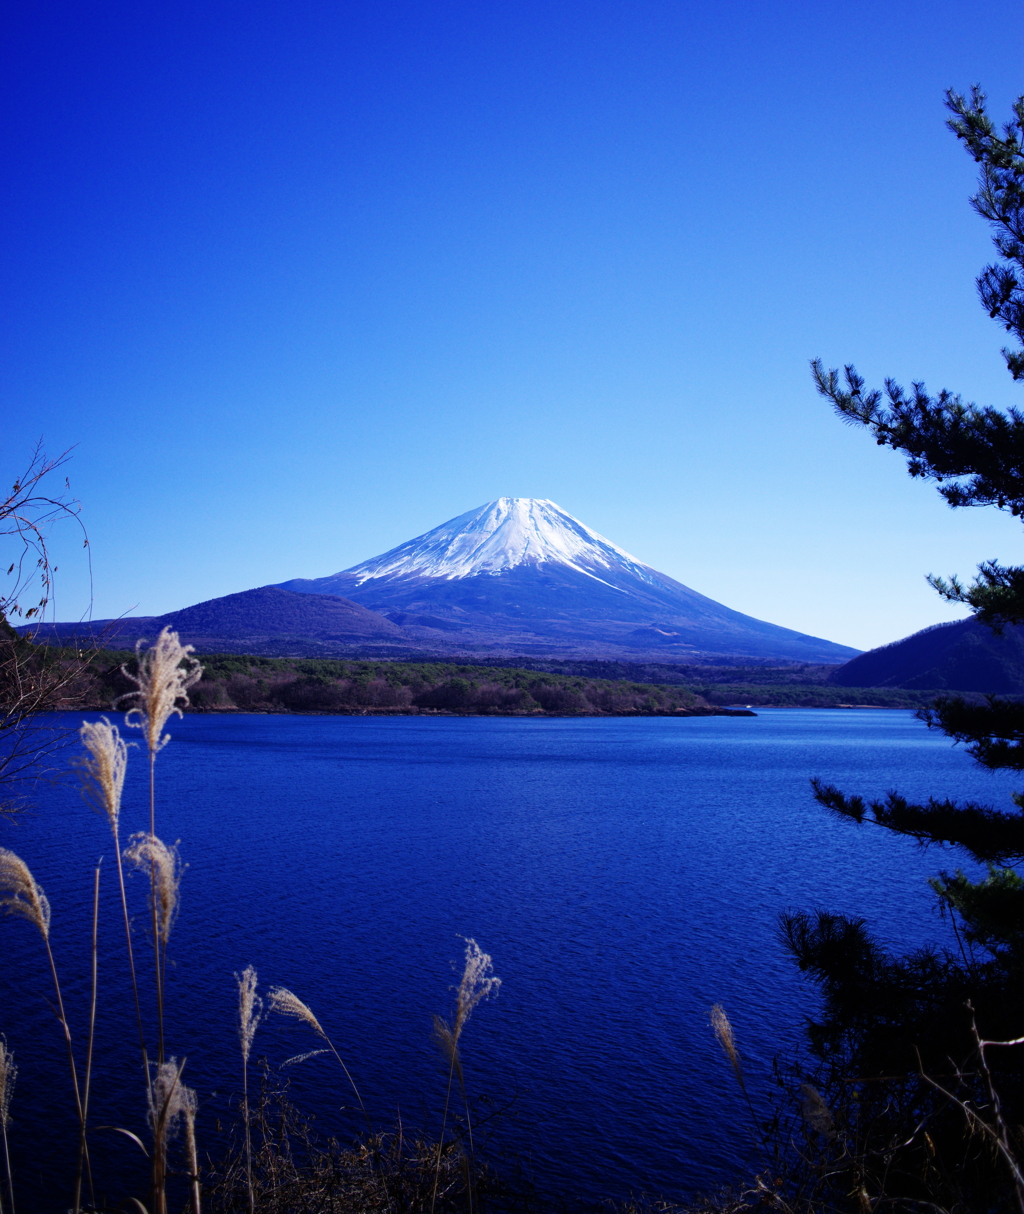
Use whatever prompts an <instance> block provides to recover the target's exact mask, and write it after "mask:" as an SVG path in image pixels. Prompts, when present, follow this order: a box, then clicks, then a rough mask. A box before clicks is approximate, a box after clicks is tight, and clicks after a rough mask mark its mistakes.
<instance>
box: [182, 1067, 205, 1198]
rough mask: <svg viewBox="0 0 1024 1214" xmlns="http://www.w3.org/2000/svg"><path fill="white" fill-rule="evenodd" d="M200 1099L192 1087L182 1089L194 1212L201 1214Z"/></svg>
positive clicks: (186, 1147) (186, 1146)
mask: <svg viewBox="0 0 1024 1214" xmlns="http://www.w3.org/2000/svg"><path fill="white" fill-rule="evenodd" d="M198 1111H199V1099H198V1097H197V1096H196V1094H195V1091H194V1090H193V1089H192V1088H186V1087H183V1088H182V1089H181V1115H182V1117H183V1118H184V1121H185V1149H186V1151H187V1152H188V1170H189V1179H190V1181H191V1184H192V1214H201V1210H200V1204H199V1152H198V1151H197V1150H196V1113H197V1112H198Z"/></svg>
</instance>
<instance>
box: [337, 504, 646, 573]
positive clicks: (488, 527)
mask: <svg viewBox="0 0 1024 1214" xmlns="http://www.w3.org/2000/svg"><path fill="white" fill-rule="evenodd" d="M549 561H550V562H553V563H555V564H558V565H565V566H568V567H569V568H570V569H575V570H577V571H578V572H580V573H585V574H586V575H587V576H588V577H592V578H594V579H595V580H596V581H599V582H604V581H605V579H604V578H602V577H601V576H600V573H601V571H602V570H609V571H610V570H620V571H622V570H628V571H629V572H630V573H631V574H633V576H635V577H640V578H643V580H644V581H650V580H651V574H652V573H653V572H654V571H653V570H652V569H651V568H650V567H649V566H647V565H645V564H643V562H642V561H638V560H637V559H636V557H634V556H630V554H629V553H628V552H626V551H625V550H624V549H622V548H619V547H618V546H617V545H615V544H613V543H612V542H611V540H606V539H605V538H604V536H603V535H598V533H597V532H596V531H591V529H590V528H589V527H587V526H585V525H584V524H583V523H581V522H580V521H579V519H577V518H573V516H572V515H571V514H569V513H567V512H566V511H565V510H563V509H562V508H561V507H560V506H556V505H555V503H554V502H551V501H548V500H546V499H545V498H535V497H499V498H498V500H497V501H494V502H488V503H487V504H486V505H484V506H480V507H479V508H478V509H476V510H470V511H468V512H467V513H466V514H460V515H459V517H458V518H453V519H449V521H448V522H447V523H442V524H441V526H440V527H435V528H434V529H433V530H432V531H428V532H426V534H425V535H420V536H417V537H416V538H415V539H413V540H408V541H407V542H406V543H404V544H400V545H399V546H398V547H397V548H392V549H391V551H390V552H385V553H384V554H383V555H382V556H377V557H373V558H372V559H371V560H369V561H364V562H363V563H362V564H360V565H353V567H352V568H351V569H346V570H345V573H346V574H350V575H355V577H356V578H357V584H358V585H362V584H363V583H364V582H368V581H371V580H373V579H376V578H396V577H429V578H445V579H448V580H454V579H456V578H467V577H475V576H476V575H478V574H482V573H500V572H501V571H502V570H504V569H514V568H515V567H516V566H517V565H541V564H544V563H545V562H549ZM605 584H606V585H607V584H609V583H607V582H605Z"/></svg>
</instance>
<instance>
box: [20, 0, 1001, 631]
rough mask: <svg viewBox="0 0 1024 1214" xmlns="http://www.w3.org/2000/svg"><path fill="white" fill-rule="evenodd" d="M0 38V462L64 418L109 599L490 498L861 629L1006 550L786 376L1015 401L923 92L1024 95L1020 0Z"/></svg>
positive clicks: (261, 12)
mask: <svg viewBox="0 0 1024 1214" xmlns="http://www.w3.org/2000/svg"><path fill="white" fill-rule="evenodd" d="M0 68H2V70H0V80H2V84H0V88H2V91H3V94H4V96H3V106H2V110H3V119H2V121H3V140H4V152H3V157H2V163H3V170H2V171H3V193H2V205H3V210H4V215H5V218H4V223H3V231H4V236H3V241H4V246H5V252H4V258H3V266H2V293H3V321H2V340H3V357H2V360H0V393H2V397H0V400H2V409H3V426H2V450H0V474H2V476H3V477H4V478H5V479H6V480H8V481H9V480H10V479H11V478H12V477H13V475H14V473H15V472H16V471H17V470H18V469H19V466H20V465H21V464H22V463H24V462H25V459H26V457H27V453H28V450H29V448H30V446H31V444H32V442H33V441H34V440H35V439H36V438H38V437H39V436H42V437H43V438H44V440H45V443H46V446H47V448H48V449H49V450H50V451H52V452H56V451H58V450H60V449H63V448H65V447H68V446H71V445H74V444H77V446H76V449H75V453H74V458H73V461H72V463H71V465H70V468H69V472H70V476H71V483H72V490H73V492H74V493H75V494H76V495H77V496H78V498H79V499H80V500H81V502H82V507H83V517H84V519H85V521H86V524H87V526H88V530H89V533H90V536H91V539H92V546H93V559H94V572H95V604H94V608H93V610H94V614H95V615H96V616H108V615H114V614H120V613H123V612H131V613H133V614H141V613H145V614H152V613H159V612H163V611H167V610H171V609H174V608H177V607H182V606H185V605H187V604H189V603H193V602H197V601H200V600H202V599H207V598H212V597H214V596H217V595H222V594H228V593H231V592H233V591H236V590H243V589H247V588H249V587H251V586H257V585H262V584H265V583H267V582H275V581H281V580H284V579H286V578H292V577H317V576H321V575H324V574H328V573H333V572H335V571H337V570H339V569H342V568H344V567H346V566H348V565H351V564H354V563H355V562H357V561H360V560H362V559H364V558H367V557H369V556H372V555H374V554H376V553H378V552H381V551H384V550H385V549H387V548H389V547H392V546H393V545H395V544H397V543H399V542H401V541H403V540H405V539H407V538H410V537H411V536H413V535H416V534H419V533H420V532H422V531H425V530H427V529H428V528H430V527H432V526H435V525H436V524H438V523H440V522H441V521H443V520H445V519H447V518H450V517H452V516H453V515H456V514H460V513H462V512H464V511H466V510H468V509H470V508H472V507H475V506H478V505H480V504H481V503H483V502H485V501H488V500H490V499H492V498H495V497H499V496H502V495H514V496H530V497H547V498H552V499H553V500H554V501H556V502H558V503H559V504H560V505H561V506H563V507H565V508H566V509H567V510H569V511H570V512H571V513H573V514H575V515H577V516H578V517H579V518H581V519H582V520H583V521H584V522H586V523H587V524H589V525H590V526H592V527H594V528H595V529H597V530H598V531H600V532H602V533H603V534H604V535H606V536H608V537H609V538H610V539H612V540H613V541H615V542H616V543H618V544H620V545H622V546H623V547H625V548H627V549H628V550H630V551H631V552H633V553H634V554H635V555H636V556H638V557H640V558H641V559H642V560H645V561H647V562H648V563H649V564H652V565H654V566H655V567H656V568H659V569H661V570H663V571H664V572H666V573H669V574H671V575H672V576H673V577H676V578H678V579H680V580H681V581H683V582H685V583H687V584H688V585H690V586H693V587H694V588H695V589H697V590H699V591H701V592H702V593H704V594H708V595H710V596H712V597H713V598H716V599H719V600H720V601H722V602H724V603H726V604H728V605H729V606H731V607H734V608H737V609H739V610H742V611H746V612H749V613H750V614H752V615H755V616H759V617H761V618H763V619H767V620H771V621H773V622H774V623H778V624H783V625H787V626H789V627H792V628H798V629H800V630H802V631H805V632H811V633H814V634H817V635H820V636H826V637H829V638H830V639H833V640H836V641H841V642H845V643H847V644H851V645H857V646H860V647H867V646H871V645H875V644H879V643H882V642H885V641H889V640H893V639H895V638H896V637H899V636H902V635H905V634H906V633H908V632H911V631H913V630H915V629H917V628H919V627H923V626H924V625H927V624H930V623H933V622H936V621H937V620H941V619H947V618H953V616H954V615H955V614H956V613H955V612H954V611H953V609H951V608H949V607H946V606H944V605H943V604H942V603H940V602H939V601H938V600H937V598H936V597H935V596H934V594H933V593H932V592H931V591H930V590H929V589H928V587H927V586H926V585H925V583H924V581H923V575H924V574H925V573H927V572H930V571H934V572H939V573H951V572H961V573H970V572H971V570H972V569H973V567H974V565H975V564H976V563H977V562H978V561H979V560H981V559H983V558H988V557H995V556H998V557H1001V558H1003V559H1005V560H1018V561H1019V560H1020V559H1021V557H1020V525H1019V524H1018V523H1014V522H1013V521H1012V520H1009V519H1004V518H1001V517H1000V516H999V515H998V514H996V513H995V512H992V511H987V512H986V511H975V512H972V511H960V512H953V511H950V510H949V509H948V508H947V507H946V506H945V505H944V504H943V502H942V501H941V499H939V497H938V496H937V494H936V493H935V491H934V489H933V488H931V487H929V486H926V485H923V484H922V483H920V482H912V481H911V480H910V479H909V477H907V475H906V473H905V471H904V468H903V464H902V461H901V460H900V459H899V457H897V456H896V455H894V454H893V453H891V452H888V451H884V450H881V449H879V448H877V447H875V446H874V444H873V443H872V442H871V440H870V438H869V437H868V436H867V435H866V434H865V433H862V432H858V431H854V430H850V429H848V428H846V427H844V426H843V425H841V424H840V423H839V422H838V421H837V420H836V419H835V418H834V417H833V415H832V414H831V412H830V411H829V409H828V408H827V406H826V405H825V404H824V403H823V402H821V401H820V400H819V399H818V398H817V396H816V395H815V393H814V391H813V389H812V386H811V382H810V378H809V375H808V372H807V361H808V359H810V358H811V357H813V356H815V355H820V356H821V357H823V358H824V359H825V360H826V362H828V363H830V364H833V365H835V364H841V363H842V362H845V361H851V360H852V361H854V362H856V363H857V364H858V366H859V367H860V369H861V370H862V371H863V372H864V373H865V374H866V375H867V376H868V377H869V379H870V380H872V381H880V380H881V378H882V377H883V376H884V375H887V374H890V375H895V376H896V377H897V378H899V379H901V380H903V381H904V382H908V381H910V380H911V379H924V380H925V381H926V382H927V384H928V385H929V387H931V388H933V389H938V388H940V387H944V386H945V387H949V388H952V389H958V390H961V391H963V392H964V394H965V395H966V396H967V397H968V398H970V399H975V400H977V401H979V402H980V403H986V404H995V405H1001V406H1007V405H1010V404H1013V403H1021V390H1020V388H1019V387H1014V385H1013V384H1012V382H1011V380H1010V378H1009V376H1008V374H1007V373H1006V371H1005V369H1004V366H1003V363H1002V359H1001V357H1000V355H999V347H1000V346H1001V344H1003V342H1002V338H1003V334H1002V333H1001V332H1000V330H999V329H998V328H997V327H996V326H995V325H994V324H993V323H992V322H991V321H989V320H988V318H987V317H986V316H985V314H984V312H983V311H982V309H981V308H980V306H979V305H978V303H977V301H976V297H975V291H974V285H973V280H974V277H975V275H976V274H977V272H978V271H979V269H980V268H981V267H982V265H983V264H984V263H985V262H986V261H987V260H989V258H990V256H991V253H990V250H991V246H990V244H989V237H988V233H987V231H986V227H985V225H984V224H983V222H982V221H981V220H979V219H978V218H976V217H975V216H974V215H973V213H972V212H971V210H970V209H969V207H968V205H967V201H966V200H967V196H968V194H969V193H970V191H971V188H972V183H973V180H974V166H973V165H972V164H971V162H970V161H969V159H968V158H967V156H966V155H965V153H964V152H963V150H962V149H961V148H960V147H959V145H958V144H957V143H956V141H955V139H954V138H953V136H952V135H950V134H949V133H948V132H947V131H945V129H944V125H943V124H944V118H945V112H944V109H943V106H942V93H943V90H944V89H945V88H946V87H947V86H950V85H952V86H955V87H957V88H961V89H966V88H967V87H968V86H969V85H970V84H971V83H972V82H974V81H977V82H980V83H981V84H982V85H983V87H985V88H986V90H987V91H988V93H989V97H990V102H991V107H992V109H993V111H994V113H995V114H996V115H997V116H999V117H1000V118H1001V117H1002V116H1003V115H1004V114H1005V113H1007V112H1008V107H1009V103H1010V102H1011V100H1012V99H1013V98H1014V97H1015V96H1016V95H1017V94H1018V93H1021V92H1024V8H1022V7H1021V5H1020V4H1019V3H1018V2H1014V3H1008V2H1003V0H991V2H990V3H987V4H984V5H978V4H975V5H965V4H962V3H944V2H939V3H935V2H930V3H924V2H923V0H922V2H916V3H908V2H906V0H887V2H886V3H877V2H874V0H867V2H865V3H861V4H857V5H852V4H821V3H816V4H810V3H806V4H803V3H795V2H793V0H780V2H778V3H774V4H764V3H758V4H754V3H750V2H749V0H746V2H734V3H729V2H725V3H718V4H715V5H708V4H706V3H699V4H698V3H692V2H689V0H683V2H677V3H664V2H651V0H630V3H615V4H611V3H602V2H600V0H588V2H587V3H582V2H581V3H567V2H564V0H544V2H543V3H540V2H532V0H522V2H519V3H515V4H509V3H506V2H503V0H496V2H495V3H488V4H481V3H479V2H476V3H466V2H463V0H458V2H445V0H432V2H431V3H376V4H369V3H364V4H345V3H317V2H306V3H303V2H301V0H299V2H296V3H288V4H285V3H275V4H266V3H258V2H253V0H247V2H246V3H244V4H243V3H223V2H221V0H204V2H203V3H202V4H195V3H179V4H174V5H140V4H137V3H131V4H129V3H102V2H100V3H96V4H88V5H82V4H70V3H64V2H61V0H57V2H55V3H47V4H41V3H30V4H26V5H20V6H14V7H11V8H9V9H8V12H7V15H6V18H5V25H4V36H3V63H2V65H0ZM68 534H69V536H70V533H68ZM54 542H55V544H56V546H57V548H58V551H59V557H60V564H61V565H62V569H61V571H60V575H59V576H60V583H59V587H58V592H59V598H58V615H59V617H60V618H65V619H67V618H75V617H76V616H78V615H79V614H81V613H83V612H84V611H86V610H87V609H88V602H87V599H88V593H87V581H86V578H85V572H84V565H83V562H82V561H81V559H80V556H79V555H78V553H77V550H76V545H75V544H74V543H72V542H71V540H70V538H68V539H67V540H63V539H61V538H60V536H59V534H55V536H54Z"/></svg>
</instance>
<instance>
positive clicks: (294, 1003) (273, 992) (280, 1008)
mask: <svg viewBox="0 0 1024 1214" xmlns="http://www.w3.org/2000/svg"><path fill="white" fill-rule="evenodd" d="M267 997H268V999H269V1000H270V1010H271V1011H272V1012H277V1013H278V1014H279V1015H281V1016H287V1017H289V1019H291V1020H301V1021H302V1023H303V1024H308V1025H309V1027H310V1028H311V1029H312V1030H313V1032H314V1033H316V1035H317V1036H318V1037H320V1038H321V1039H322V1040H324V1041H326V1042H327V1045H328V1048H329V1049H330V1051H331V1053H332V1054H333V1055H334V1057H335V1059H336V1060H337V1063H338V1066H340V1067H341V1069H342V1070H343V1071H344V1072H345V1078H346V1079H347V1080H348V1082H349V1086H350V1087H351V1088H352V1091H353V1092H354V1093H355V1097H356V1100H358V1102H359V1107H360V1109H361V1110H362V1113H363V1116H364V1117H365V1118H366V1121H367V1125H369V1117H368V1115H367V1112H366V1106H365V1105H364V1104H363V1098H362V1096H361V1095H360V1094H359V1089H358V1088H357V1087H356V1081H355V1080H354V1079H353V1078H352V1075H351V1073H350V1071H349V1069H348V1067H347V1066H346V1065H345V1063H344V1062H343V1061H342V1057H341V1055H340V1054H339V1053H338V1051H337V1050H336V1049H335V1047H334V1042H333V1041H332V1040H331V1039H330V1037H328V1036H327V1034H326V1033H325V1032H324V1030H323V1026H322V1025H321V1024H320V1021H319V1020H317V1018H316V1017H315V1016H314V1015H313V1012H312V1009H310V1008H309V1007H307V1006H306V1004H304V1003H303V1002H302V1000H301V999H300V998H299V997H298V995H293V994H292V992H291V991H290V990H288V988H287V987H285V986H272V987H271V988H270V990H269V992H268V995H267ZM307 1056H308V1055H307Z"/></svg>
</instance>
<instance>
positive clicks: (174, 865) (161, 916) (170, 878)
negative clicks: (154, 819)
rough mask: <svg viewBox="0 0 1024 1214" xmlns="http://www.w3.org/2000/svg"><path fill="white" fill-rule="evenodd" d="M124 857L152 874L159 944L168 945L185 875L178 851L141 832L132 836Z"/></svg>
mask: <svg viewBox="0 0 1024 1214" xmlns="http://www.w3.org/2000/svg"><path fill="white" fill-rule="evenodd" d="M124 858H125V859H126V860H127V861H129V863H131V864H134V865H135V867H136V868H137V869H141V870H142V871H144V872H146V873H148V874H149V880H150V899H151V903H150V904H151V905H153V906H155V907H156V923H157V932H158V934H159V937H160V943H161V944H166V943H167V941H168V940H169V939H170V935H171V928H172V927H173V926H174V918H175V915H176V914H177V913H178V888H179V886H180V885H181V876H182V873H183V872H184V866H183V865H182V863H181V856H180V855H179V854H178V848H177V846H174V847H168V846H167V844H166V843H164V842H163V841H162V840H160V839H158V838H157V837H156V835H151V834H149V833H148V832H147V831H139V832H138V833H137V834H134V835H131V836H130V837H129V839H128V846H127V847H126V848H125V849H124Z"/></svg>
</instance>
